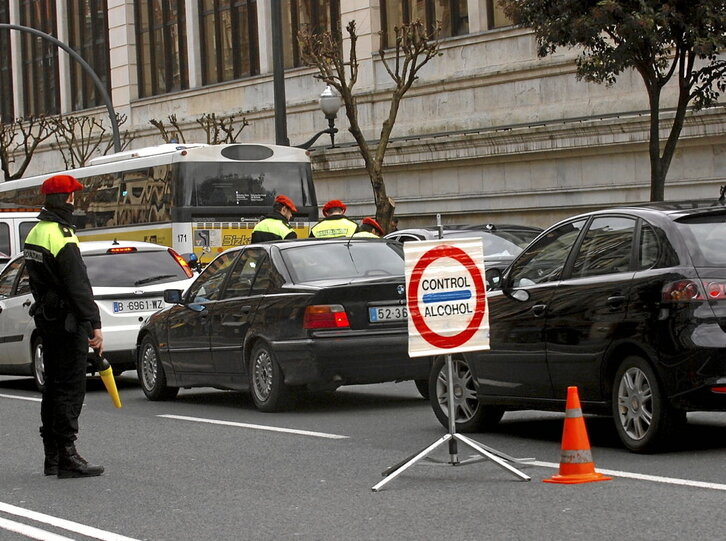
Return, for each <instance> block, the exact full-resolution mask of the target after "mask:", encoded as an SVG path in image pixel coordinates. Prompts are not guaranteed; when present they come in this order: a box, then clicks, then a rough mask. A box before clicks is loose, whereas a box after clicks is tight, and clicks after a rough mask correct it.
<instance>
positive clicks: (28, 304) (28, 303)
mask: <svg viewBox="0 0 726 541" xmlns="http://www.w3.org/2000/svg"><path fill="white" fill-rule="evenodd" d="M31 304H32V303H31V302H30V301H25V302H24V303H23V308H27V307H28V306H30V305H31Z"/></svg>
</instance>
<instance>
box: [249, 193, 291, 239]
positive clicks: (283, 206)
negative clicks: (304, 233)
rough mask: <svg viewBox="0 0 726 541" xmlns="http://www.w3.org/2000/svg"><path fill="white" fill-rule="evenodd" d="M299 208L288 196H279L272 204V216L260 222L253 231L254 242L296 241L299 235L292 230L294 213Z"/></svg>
mask: <svg viewBox="0 0 726 541" xmlns="http://www.w3.org/2000/svg"><path fill="white" fill-rule="evenodd" d="M293 212H297V207H295V205H294V204H293V202H292V199H290V198H289V197H288V196H286V195H278V196H277V197H275V202H274V203H273V204H272V214H269V215H267V216H265V218H263V219H262V220H260V221H259V222H258V223H257V225H256V226H255V228H254V229H253V230H252V239H251V240H252V242H265V241H269V240H284V239H296V238H297V233H295V231H294V230H293V229H292V228H290V219H291V218H292V213H293Z"/></svg>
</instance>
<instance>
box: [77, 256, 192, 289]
mask: <svg viewBox="0 0 726 541" xmlns="http://www.w3.org/2000/svg"><path fill="white" fill-rule="evenodd" d="M83 261H84V262H85V263H86V267H87V268H88V278H89V280H90V281H91V285H92V286H94V287H143V286H147V285H156V284H164V283H166V282H175V281H177V280H185V279H186V278H187V275H186V274H185V273H184V269H182V268H181V266H180V265H179V263H177V262H176V261H175V260H174V258H173V257H172V256H171V254H170V253H169V252H168V251H167V250H158V251H154V252H128V253H118V254H94V255H84V256H83Z"/></svg>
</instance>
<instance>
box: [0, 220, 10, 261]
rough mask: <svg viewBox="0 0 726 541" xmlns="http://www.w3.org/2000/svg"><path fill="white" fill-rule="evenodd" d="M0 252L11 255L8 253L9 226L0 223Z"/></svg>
mask: <svg viewBox="0 0 726 541" xmlns="http://www.w3.org/2000/svg"><path fill="white" fill-rule="evenodd" d="M0 252H3V253H5V254H7V255H12V252H11V251H10V226H8V224H7V223H5V222H0Z"/></svg>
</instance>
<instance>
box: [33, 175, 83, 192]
mask: <svg viewBox="0 0 726 541" xmlns="http://www.w3.org/2000/svg"><path fill="white" fill-rule="evenodd" d="M82 189H83V184H81V183H80V182H78V181H77V180H76V179H75V178H73V177H72V176H70V175H53V176H52V177H50V178H49V179H47V180H46V181H45V182H43V185H42V186H41V187H40V193H43V194H45V195H49V194H52V193H72V192H76V191H78V190H82Z"/></svg>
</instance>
